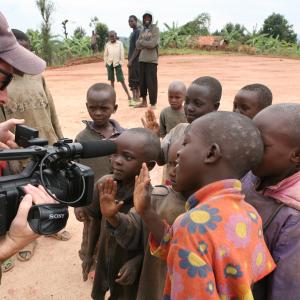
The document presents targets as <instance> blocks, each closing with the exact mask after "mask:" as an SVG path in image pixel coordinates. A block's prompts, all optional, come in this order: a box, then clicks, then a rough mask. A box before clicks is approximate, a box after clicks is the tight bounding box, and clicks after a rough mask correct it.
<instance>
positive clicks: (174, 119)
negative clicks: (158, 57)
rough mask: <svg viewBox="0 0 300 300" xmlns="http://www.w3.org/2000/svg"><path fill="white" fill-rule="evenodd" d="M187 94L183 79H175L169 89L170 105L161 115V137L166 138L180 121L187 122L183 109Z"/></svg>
mask: <svg viewBox="0 0 300 300" xmlns="http://www.w3.org/2000/svg"><path fill="white" fill-rule="evenodd" d="M185 95H186V87H185V85H184V83H183V82H181V81H173V82H171V84H170V85H169V89H168V101H169V104H170V106H169V107H166V108H164V109H163V110H162V111H161V113H160V117H159V128H160V137H161V138H164V137H165V136H166V134H167V133H169V132H170V130H171V129H172V128H174V127H175V126H176V125H177V124H179V123H186V117H185V114H184V110H183V105H182V104H183V102H184V99H185Z"/></svg>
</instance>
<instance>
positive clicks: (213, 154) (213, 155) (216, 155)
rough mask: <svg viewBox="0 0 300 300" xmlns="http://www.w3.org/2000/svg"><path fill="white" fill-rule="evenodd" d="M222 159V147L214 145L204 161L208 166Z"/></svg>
mask: <svg viewBox="0 0 300 300" xmlns="http://www.w3.org/2000/svg"><path fill="white" fill-rule="evenodd" d="M221 157H222V154H221V149H220V146H219V145H218V144H216V143H214V144H212V145H211V146H210V148H209V150H208V152H207V155H206V157H205V159H204V162H205V163H206V164H211V163H214V162H216V161H218V160H219V159H220V158H221Z"/></svg>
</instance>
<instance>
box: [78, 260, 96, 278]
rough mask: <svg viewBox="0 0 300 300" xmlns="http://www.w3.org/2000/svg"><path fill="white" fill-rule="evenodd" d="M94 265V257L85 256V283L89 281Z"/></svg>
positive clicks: (83, 262)
mask: <svg viewBox="0 0 300 300" xmlns="http://www.w3.org/2000/svg"><path fill="white" fill-rule="evenodd" d="M92 264H93V257H92V256H89V255H85V257H84V259H83V261H82V264H81V267H82V277H83V281H87V279H88V275H89V272H90V270H91V266H92Z"/></svg>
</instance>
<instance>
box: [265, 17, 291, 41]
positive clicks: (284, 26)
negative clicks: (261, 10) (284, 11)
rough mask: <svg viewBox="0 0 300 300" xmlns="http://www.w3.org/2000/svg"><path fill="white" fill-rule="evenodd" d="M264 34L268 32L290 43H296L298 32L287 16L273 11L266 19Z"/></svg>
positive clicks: (269, 34)
mask: <svg viewBox="0 0 300 300" xmlns="http://www.w3.org/2000/svg"><path fill="white" fill-rule="evenodd" d="M261 33H262V34H267V35H268V36H272V37H273V38H277V36H278V38H279V40H282V41H286V42H289V43H296V41H297V34H296V33H295V32H294V29H293V25H290V24H289V23H288V21H287V20H286V19H285V17H284V16H283V15H281V14H276V13H273V14H272V15H270V16H269V17H267V18H266V19H265V21H264V24H263V27H262V30H261Z"/></svg>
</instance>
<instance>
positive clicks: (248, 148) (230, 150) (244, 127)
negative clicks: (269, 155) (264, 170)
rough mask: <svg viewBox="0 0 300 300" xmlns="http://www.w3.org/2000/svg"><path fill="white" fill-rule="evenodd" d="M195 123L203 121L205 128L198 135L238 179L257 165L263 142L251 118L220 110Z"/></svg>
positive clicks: (261, 153)
mask: <svg viewBox="0 0 300 300" xmlns="http://www.w3.org/2000/svg"><path fill="white" fill-rule="evenodd" d="M198 120H199V121H200V122H201V120H206V121H207V124H208V128H205V130H202V131H201V135H202V136H204V138H205V140H206V141H207V142H208V143H211V144H213V143H216V144H218V145H219V147H220V149H221V152H222V156H223V157H225V159H226V160H227V161H228V162H230V165H231V167H232V168H233V169H234V170H235V171H236V172H237V174H238V175H239V176H240V178H241V177H242V176H244V175H245V174H246V173H247V172H248V171H249V170H251V169H253V168H254V167H255V166H256V165H258V164H259V163H260V161H261V159H262V157H263V152H264V147H263V142H262V139H261V136H260V133H259V131H258V129H257V128H256V127H255V126H254V124H253V122H252V120H251V119H249V118H247V117H245V116H243V115H241V114H237V113H233V112H225V111H220V112H212V113H209V114H207V115H205V116H202V117H201V118H199V119H197V120H195V122H198ZM224 149H225V150H224ZM223 150H224V151H223Z"/></svg>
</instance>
